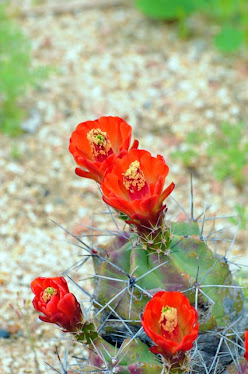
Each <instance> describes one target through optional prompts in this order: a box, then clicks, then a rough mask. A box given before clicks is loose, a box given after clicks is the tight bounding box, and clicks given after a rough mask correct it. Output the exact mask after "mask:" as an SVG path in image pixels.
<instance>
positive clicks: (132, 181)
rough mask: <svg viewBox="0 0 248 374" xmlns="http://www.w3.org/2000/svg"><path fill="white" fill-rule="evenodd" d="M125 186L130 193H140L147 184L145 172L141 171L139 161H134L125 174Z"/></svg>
mask: <svg viewBox="0 0 248 374" xmlns="http://www.w3.org/2000/svg"><path fill="white" fill-rule="evenodd" d="M123 176H124V180H123V184H124V186H125V187H126V189H127V190H129V191H130V192H132V193H133V192H136V191H140V190H141V188H143V187H144V185H145V184H146V180H145V177H144V173H143V171H142V170H141V169H140V163H139V161H134V162H132V163H131V164H130V166H129V168H128V169H127V171H126V173H123Z"/></svg>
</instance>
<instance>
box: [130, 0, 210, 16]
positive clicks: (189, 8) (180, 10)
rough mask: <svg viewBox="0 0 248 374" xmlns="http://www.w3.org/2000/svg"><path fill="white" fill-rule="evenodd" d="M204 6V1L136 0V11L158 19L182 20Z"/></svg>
mask: <svg viewBox="0 0 248 374" xmlns="http://www.w3.org/2000/svg"><path fill="white" fill-rule="evenodd" d="M204 4H205V1H204V0H173V1H172V0H156V1H154V0H136V6H137V8H138V9H140V10H141V11H142V12H143V13H144V14H146V15H147V16H150V17H153V18H158V19H182V18H183V17H184V16H187V15H189V14H191V13H193V12H194V11H195V10H198V9H200V8H201V7H202V6H203V5H204Z"/></svg>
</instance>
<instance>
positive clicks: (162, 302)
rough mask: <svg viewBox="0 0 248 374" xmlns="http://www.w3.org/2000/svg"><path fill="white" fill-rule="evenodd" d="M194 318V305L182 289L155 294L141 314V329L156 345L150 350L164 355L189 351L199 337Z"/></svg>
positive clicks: (168, 356) (196, 317)
mask: <svg viewBox="0 0 248 374" xmlns="http://www.w3.org/2000/svg"><path fill="white" fill-rule="evenodd" d="M197 320H198V315H197V312H196V310H195V308H194V307H192V306H191V305H190V303H189V300H188V299H187V297H186V296H184V294H182V293H181V292H176V291H174V292H166V291H160V292H158V293H156V294H155V295H154V296H153V298H152V299H151V300H150V301H149V302H148V303H147V305H146V307H145V311H144V313H143V316H142V326H143V329H144V330H145V332H146V334H147V335H148V336H149V337H150V338H151V340H152V341H153V342H154V343H155V344H156V346H153V347H151V348H150V350H151V351H152V352H153V353H156V354H162V355H163V356H164V357H166V358H170V357H172V356H173V355H174V354H175V353H176V352H181V351H188V350H190V349H191V348H192V347H193V343H194V341H195V339H196V338H197V336H198V331H199V325H198V323H197Z"/></svg>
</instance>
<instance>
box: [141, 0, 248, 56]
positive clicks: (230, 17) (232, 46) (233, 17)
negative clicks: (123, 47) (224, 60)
mask: <svg viewBox="0 0 248 374" xmlns="http://www.w3.org/2000/svg"><path fill="white" fill-rule="evenodd" d="M135 4H136V7H137V8H138V9H139V10H141V11H142V12H143V13H144V14H145V15H147V16H149V17H152V18H156V19H164V20H167V21H172V20H173V21H178V24H179V31H180V32H179V34H180V35H181V36H185V35H186V34H189V31H188V30H187V24H186V22H185V21H186V20H187V18H188V17H189V16H190V15H192V14H194V13H201V14H202V15H203V16H205V18H206V22H208V20H209V19H210V20H212V21H213V22H215V23H216V22H217V23H218V24H219V26H220V31H219V33H218V34H217V35H216V36H215V45H216V47H217V48H218V49H219V50H220V51H222V52H227V53H228V52H234V51H236V50H238V49H239V48H240V47H241V46H242V45H246V46H248V2H247V0H173V1H172V0H136V1H135ZM182 25H183V28H182ZM181 29H183V33H182V32H181Z"/></svg>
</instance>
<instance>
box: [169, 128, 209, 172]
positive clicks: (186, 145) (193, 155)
mask: <svg viewBox="0 0 248 374" xmlns="http://www.w3.org/2000/svg"><path fill="white" fill-rule="evenodd" d="M204 136H205V134H204V133H203V132H202V131H201V132H200V131H191V132H189V133H188V134H187V135H186V138H185V140H184V142H183V147H182V148H179V149H178V150H177V151H175V152H172V153H171V157H172V158H174V159H175V160H179V161H182V163H183V165H184V166H185V167H186V168H187V169H190V170H191V169H194V168H195V167H196V166H197V165H198V163H199V148H200V147H199V146H200V144H201V143H202V141H203V140H204Z"/></svg>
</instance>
